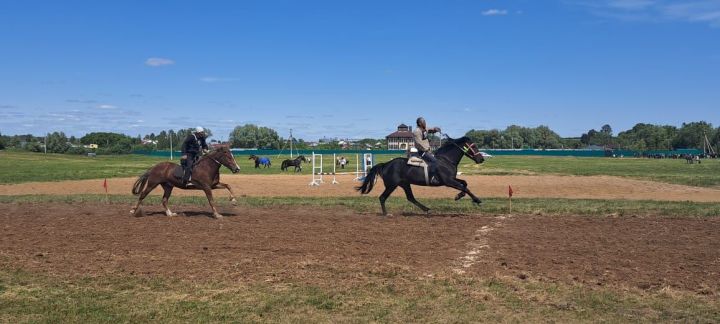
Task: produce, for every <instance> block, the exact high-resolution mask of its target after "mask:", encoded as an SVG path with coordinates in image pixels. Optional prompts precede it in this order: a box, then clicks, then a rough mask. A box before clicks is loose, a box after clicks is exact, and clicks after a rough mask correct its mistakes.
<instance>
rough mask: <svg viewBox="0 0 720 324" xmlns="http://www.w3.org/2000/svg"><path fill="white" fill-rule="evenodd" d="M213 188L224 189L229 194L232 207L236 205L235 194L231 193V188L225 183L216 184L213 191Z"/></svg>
mask: <svg viewBox="0 0 720 324" xmlns="http://www.w3.org/2000/svg"><path fill="white" fill-rule="evenodd" d="M215 188H225V189H227V191H228V192H230V202H232V204H233V205H237V199H235V193H234V192H233V191H232V188H231V187H230V185H229V184H227V183H222V182H218V183H216V184H215V185H214V186H213V189H215Z"/></svg>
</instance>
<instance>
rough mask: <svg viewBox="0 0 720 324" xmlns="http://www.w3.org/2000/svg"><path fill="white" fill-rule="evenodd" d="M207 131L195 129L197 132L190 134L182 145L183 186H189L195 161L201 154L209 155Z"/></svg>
mask: <svg viewBox="0 0 720 324" xmlns="http://www.w3.org/2000/svg"><path fill="white" fill-rule="evenodd" d="M206 137H207V135H206V134H205V129H204V128H202V127H200V126H198V127H195V131H194V132H192V133H190V134H188V136H187V137H185V141H183V144H182V148H181V151H182V156H181V157H180V165H182V167H183V171H184V173H183V179H182V180H183V184H184V185H187V183H188V182H189V181H190V177H191V175H192V168H193V166H194V164H195V159H196V158H197V156H198V155H200V154H201V153H203V154H204V153H207V151H208V145H207V143H205V138H206Z"/></svg>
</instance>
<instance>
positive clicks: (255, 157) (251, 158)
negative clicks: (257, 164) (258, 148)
mask: <svg viewBox="0 0 720 324" xmlns="http://www.w3.org/2000/svg"><path fill="white" fill-rule="evenodd" d="M255 159H257V156H255V154H253V155H250V157H249V158H248V160H255Z"/></svg>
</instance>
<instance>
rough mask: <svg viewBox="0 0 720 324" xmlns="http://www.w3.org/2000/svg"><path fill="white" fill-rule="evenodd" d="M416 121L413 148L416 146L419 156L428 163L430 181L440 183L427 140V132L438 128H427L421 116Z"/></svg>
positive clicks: (433, 156) (435, 162)
mask: <svg viewBox="0 0 720 324" xmlns="http://www.w3.org/2000/svg"><path fill="white" fill-rule="evenodd" d="M416 123H417V128H415V130H414V131H413V138H414V139H415V148H417V150H418V154H420V157H421V158H422V159H423V160H424V161H425V162H427V164H428V167H429V169H430V170H429V173H430V179H431V180H430V183H431V184H440V182H439V181H438V179H437V178H436V176H435V175H436V174H437V173H436V172H437V159H436V158H435V155H433V153H432V152H431V151H430V140H428V133H430V134H432V133H437V132H439V131H440V128H439V127H433V128H429V129H428V128H427V124H426V123H425V118H422V117H418V119H417V121H416Z"/></svg>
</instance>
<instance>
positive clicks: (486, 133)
mask: <svg viewBox="0 0 720 324" xmlns="http://www.w3.org/2000/svg"><path fill="white" fill-rule="evenodd" d="M465 136H468V137H470V138H471V139H472V140H473V142H475V143H476V144H477V145H478V146H479V147H481V148H484V149H512V148H514V149H561V148H565V149H582V148H587V147H589V146H594V147H598V148H605V149H627V150H632V151H648V150H673V149H703V147H704V144H705V136H707V138H708V140H709V142H710V144H711V145H712V146H713V148H715V150H716V151H717V149H718V147H719V146H720V127H718V128H713V126H712V124H711V123H708V122H705V121H699V122H690V123H683V124H682V126H681V127H675V126H670V125H653V124H645V123H638V124H636V125H635V126H633V128H631V129H629V130H626V131H622V132H620V133H618V134H617V136H615V135H614V134H613V129H612V127H611V126H610V125H608V124H605V125H603V126H602V127H600V129H599V130H595V129H590V130H588V131H587V132H586V133H583V134H582V135H581V136H580V137H569V138H562V137H560V135H558V134H557V133H555V132H554V131H552V130H551V129H550V128H549V127H547V126H538V127H534V128H533V127H522V126H517V125H512V126H508V127H507V128H505V129H504V130H498V129H491V130H475V129H473V130H470V131H468V132H467V133H466V134H465Z"/></svg>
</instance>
